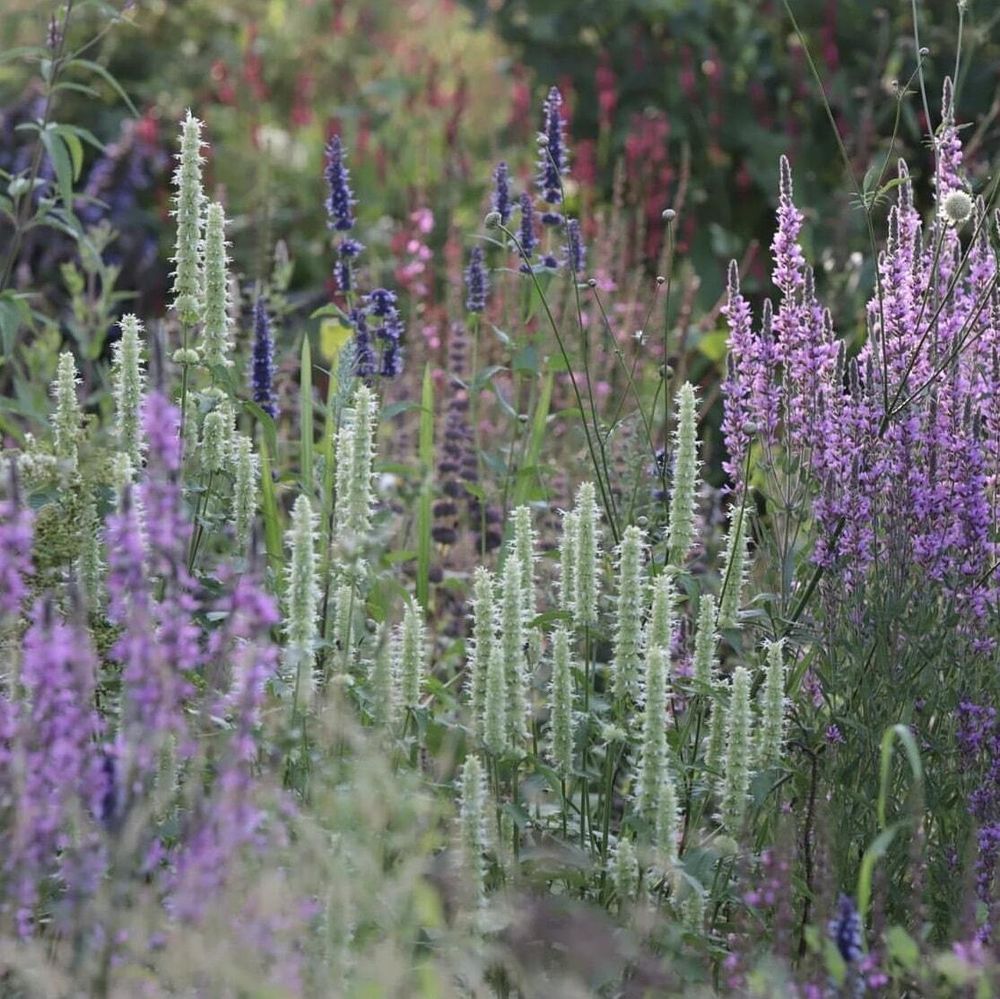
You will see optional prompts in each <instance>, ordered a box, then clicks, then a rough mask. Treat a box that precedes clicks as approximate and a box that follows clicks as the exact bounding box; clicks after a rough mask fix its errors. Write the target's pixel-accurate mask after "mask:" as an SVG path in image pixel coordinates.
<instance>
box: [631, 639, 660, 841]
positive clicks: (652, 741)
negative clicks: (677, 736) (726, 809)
mask: <svg viewBox="0 0 1000 999" xmlns="http://www.w3.org/2000/svg"><path fill="white" fill-rule="evenodd" d="M643 687H644V692H645V703H644V705H643V712H642V741H641V744H640V748H639V764H638V767H639V769H638V776H637V778H636V807H637V809H638V811H639V814H640V815H641V816H642V817H643V818H644V819H645V820H646V821H648V822H655V821H656V813H657V806H658V804H659V802H660V794H661V791H662V789H663V779H664V776H665V774H666V769H667V652H666V650H665V649H663V648H662V647H660V646H659V645H654V646H652V647H650V648H649V649H647V650H646V661H645V676H644V678H643Z"/></svg>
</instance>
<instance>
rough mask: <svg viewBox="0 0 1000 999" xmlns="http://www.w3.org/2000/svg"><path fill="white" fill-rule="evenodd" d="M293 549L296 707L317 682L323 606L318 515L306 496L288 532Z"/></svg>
mask: <svg viewBox="0 0 1000 999" xmlns="http://www.w3.org/2000/svg"><path fill="white" fill-rule="evenodd" d="M287 545H288V548H289V550H290V552H291V556H290V558H289V561H288V569H287V581H286V587H287V589H286V597H285V599H286V603H287V607H286V612H285V635H286V645H285V669H286V671H287V673H288V674H289V677H290V678H291V679H292V681H293V683H294V684H295V690H296V706H297V705H298V704H303V705H308V704H309V702H310V700H311V699H312V695H313V687H314V681H315V675H314V670H313V666H314V658H315V654H316V638H317V634H316V622H317V611H318V608H319V593H320V591H319V582H318V579H317V575H318V571H317V562H318V560H317V555H316V518H315V515H314V514H313V511H312V506H311V504H310V503H309V499H308V497H306V496H299V497H298V499H296V501H295V506H294V507H293V508H292V522H291V527H290V528H289V530H288V534H287Z"/></svg>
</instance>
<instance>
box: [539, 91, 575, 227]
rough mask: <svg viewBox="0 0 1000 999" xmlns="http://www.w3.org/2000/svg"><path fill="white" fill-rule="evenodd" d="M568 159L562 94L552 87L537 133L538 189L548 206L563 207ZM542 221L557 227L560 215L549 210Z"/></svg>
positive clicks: (546, 99)
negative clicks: (564, 179) (540, 129)
mask: <svg viewBox="0 0 1000 999" xmlns="http://www.w3.org/2000/svg"><path fill="white" fill-rule="evenodd" d="M567 158H568V157H567V150H566V141H565V126H564V125H563V120H562V94H560V93H559V89H558V88H557V87H552V89H551V90H549V94H548V97H546V98H545V103H544V104H543V108H542V131H541V132H539V134H538V188H539V190H540V191H541V193H542V198H543V199H544V200H545V201H546V203H547V204H550V205H559V204H562V200H563V185H562V178H563V174H565V173H566V172H567V169H568V168H567ZM542 222H543V223H544V224H545V225H558V224H559V223H560V222H562V216H561V215H560V214H559V213H558V212H555V211H548V212H546V213H545V214H544V215H543V216H542Z"/></svg>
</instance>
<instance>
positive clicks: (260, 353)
mask: <svg viewBox="0 0 1000 999" xmlns="http://www.w3.org/2000/svg"><path fill="white" fill-rule="evenodd" d="M250 389H251V393H252V397H253V401H254V402H255V403H257V405H258V406H260V408H261V409H262V410H264V412H265V413H267V415H268V416H270V417H271V418H272V419H276V418H277V416H278V403H277V401H276V399H275V396H274V341H273V339H272V337H271V318H270V316H268V314H267V306H266V305H265V303H264V299H263V298H258V299H257V301H256V303H255V304H254V307H253V359H252V363H251V367H250Z"/></svg>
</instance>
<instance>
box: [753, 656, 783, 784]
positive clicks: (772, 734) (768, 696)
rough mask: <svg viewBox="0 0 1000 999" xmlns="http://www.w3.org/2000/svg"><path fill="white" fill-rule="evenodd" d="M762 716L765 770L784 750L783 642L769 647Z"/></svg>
mask: <svg viewBox="0 0 1000 999" xmlns="http://www.w3.org/2000/svg"><path fill="white" fill-rule="evenodd" d="M760 714H761V725H760V752H759V765H760V766H761V767H766V766H769V765H771V764H774V763H778V762H779V761H780V760H781V756H782V753H783V752H784V748H785V656H784V643H783V642H782V641H781V640H780V639H779V640H778V641H776V642H772V643H771V644H770V645H769V646H768V648H767V666H766V672H765V676H764V686H763V687H762V688H761V703H760Z"/></svg>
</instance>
